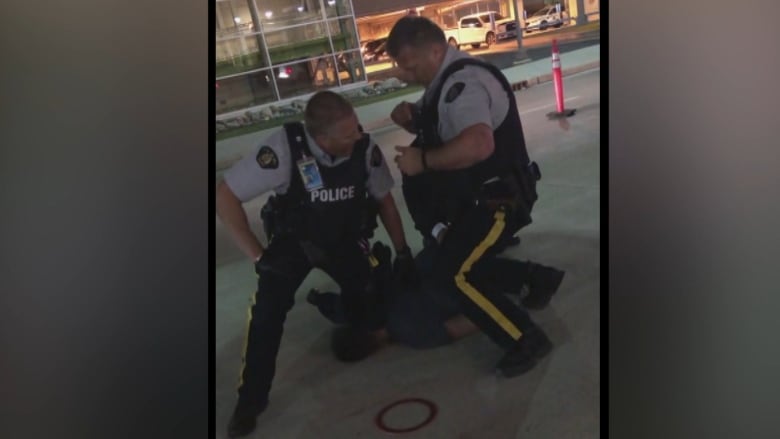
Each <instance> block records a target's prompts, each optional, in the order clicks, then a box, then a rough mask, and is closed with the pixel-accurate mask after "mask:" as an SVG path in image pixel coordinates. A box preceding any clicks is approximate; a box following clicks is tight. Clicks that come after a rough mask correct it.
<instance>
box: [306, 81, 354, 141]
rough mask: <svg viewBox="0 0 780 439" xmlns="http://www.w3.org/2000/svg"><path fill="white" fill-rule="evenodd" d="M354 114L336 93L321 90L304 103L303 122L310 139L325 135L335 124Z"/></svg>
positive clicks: (349, 105) (348, 103) (350, 107)
mask: <svg viewBox="0 0 780 439" xmlns="http://www.w3.org/2000/svg"><path fill="white" fill-rule="evenodd" d="M354 112H355V109H354V108H353V107H352V104H351V103H350V102H349V101H348V100H347V99H346V98H345V97H344V96H341V95H340V94H338V93H335V92H332V91H329V90H323V91H318V92H317V93H314V96H312V97H311V98H310V99H309V102H307V103H306V109H305V110H304V112H303V120H304V123H305V124H306V130H307V131H308V132H309V134H310V135H311V136H312V137H316V136H319V135H322V134H326V133H327V131H328V128H330V127H331V126H332V125H333V124H335V123H336V122H338V121H340V120H342V119H344V118H346V117H349V116H351V115H352V114H353V113H354Z"/></svg>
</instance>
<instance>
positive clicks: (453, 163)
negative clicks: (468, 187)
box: [425, 123, 495, 171]
mask: <svg viewBox="0 0 780 439" xmlns="http://www.w3.org/2000/svg"><path fill="white" fill-rule="evenodd" d="M494 148H495V144H494V143H493V129H492V128H490V126H488V125H486V124H484V123H478V124H475V125H471V126H469V127H467V128H465V129H464V130H462V131H461V132H460V134H458V135H457V136H455V137H454V138H453V139H452V140H450V141H449V142H447V143H445V144H444V145H443V147H441V148H437V149H434V150H429V151H427V152H426V153H425V162H426V164H427V165H428V168H430V169H434V170H441V171H445V170H455V169H463V168H467V167H469V166H471V165H474V164H476V163H479V162H481V161H482V160H485V159H486V158H488V157H490V154H492V153H493V149H494Z"/></svg>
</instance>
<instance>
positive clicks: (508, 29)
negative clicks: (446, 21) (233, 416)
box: [444, 11, 517, 49]
mask: <svg viewBox="0 0 780 439" xmlns="http://www.w3.org/2000/svg"><path fill="white" fill-rule="evenodd" d="M491 18H492V20H491ZM444 36H445V37H447V42H448V43H449V44H450V46H452V47H455V48H456V49H457V48H458V47H460V46H462V45H465V44H471V47H473V48H475V49H476V48H477V47H479V46H480V45H482V44H487V45H488V47H490V46H491V45H492V44H494V43H495V42H496V41H498V40H502V39H504V38H514V37H515V36H517V28H516V23H515V20H514V19H513V18H504V17H502V16H501V14H499V13H498V12H493V11H487V12H480V13H478V14H471V15H466V16H464V17H461V19H460V21H458V27H456V28H452V29H445V30H444Z"/></svg>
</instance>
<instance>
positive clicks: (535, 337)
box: [521, 328, 553, 360]
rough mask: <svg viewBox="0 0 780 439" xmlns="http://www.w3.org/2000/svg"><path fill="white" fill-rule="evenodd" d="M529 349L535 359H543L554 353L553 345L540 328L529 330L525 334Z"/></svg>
mask: <svg viewBox="0 0 780 439" xmlns="http://www.w3.org/2000/svg"><path fill="white" fill-rule="evenodd" d="M523 339H525V342H526V344H527V345H528V349H529V351H530V352H531V355H533V357H534V358H536V359H537V360H538V359H541V358H543V357H545V356H547V354H549V353H550V351H552V348H553V344H552V342H551V341H550V339H549V338H548V337H547V334H545V333H544V332H543V331H542V330H541V329H540V328H534V329H529V330H527V331H526V332H524V333H523V338H522V339H521V340H523Z"/></svg>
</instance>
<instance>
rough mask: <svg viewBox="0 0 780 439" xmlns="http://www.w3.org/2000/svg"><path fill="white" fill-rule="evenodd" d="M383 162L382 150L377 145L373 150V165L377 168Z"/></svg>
mask: <svg viewBox="0 0 780 439" xmlns="http://www.w3.org/2000/svg"><path fill="white" fill-rule="evenodd" d="M381 164H382V151H380V150H379V147H378V146H375V147H374V149H373V150H371V166H373V167H375V168H377V167H379V165H381Z"/></svg>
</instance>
